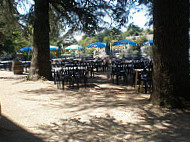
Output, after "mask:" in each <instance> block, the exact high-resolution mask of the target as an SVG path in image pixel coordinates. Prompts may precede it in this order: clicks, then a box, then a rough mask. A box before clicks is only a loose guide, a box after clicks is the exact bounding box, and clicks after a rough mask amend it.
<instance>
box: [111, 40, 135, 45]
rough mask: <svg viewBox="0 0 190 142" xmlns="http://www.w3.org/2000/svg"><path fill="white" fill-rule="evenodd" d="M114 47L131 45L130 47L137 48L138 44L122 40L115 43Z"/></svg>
mask: <svg viewBox="0 0 190 142" xmlns="http://www.w3.org/2000/svg"><path fill="white" fill-rule="evenodd" d="M113 45H130V46H137V45H138V44H137V43H136V42H133V41H130V40H126V39H125V40H120V41H116V42H114V43H113Z"/></svg>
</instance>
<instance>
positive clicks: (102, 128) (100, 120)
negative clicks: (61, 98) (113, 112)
mask: <svg viewBox="0 0 190 142" xmlns="http://www.w3.org/2000/svg"><path fill="white" fill-rule="evenodd" d="M144 115H146V116H144V117H143V119H144V121H142V122H139V123H127V124H123V123H122V122H117V121H116V120H115V119H114V118H113V117H111V116H109V115H107V116H106V117H92V118H91V119H90V120H89V121H88V122H84V121H81V120H80V119H64V120H60V122H59V123H53V124H51V125H48V126H41V127H40V129H41V130H43V131H44V133H43V134H39V135H38V136H39V137H41V138H43V139H44V140H49V141H50V140H52V141H77V142H118V141H121V142H126V141H138V142H139V141H143V142H144V141H156V142H163V141H167V142H173V141H180V142H182V141H183V142H189V139H190V125H189V123H188V121H189V116H190V113H189V112H179V113H176V112H175V114H172V112H170V113H168V114H166V115H163V116H156V115H155V114H154V113H152V112H150V111H146V114H144ZM184 121H186V122H187V125H184Z"/></svg>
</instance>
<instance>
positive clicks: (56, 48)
mask: <svg viewBox="0 0 190 142" xmlns="http://www.w3.org/2000/svg"><path fill="white" fill-rule="evenodd" d="M50 50H59V47H58V46H53V45H50Z"/></svg>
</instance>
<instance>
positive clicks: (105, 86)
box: [0, 71, 190, 142]
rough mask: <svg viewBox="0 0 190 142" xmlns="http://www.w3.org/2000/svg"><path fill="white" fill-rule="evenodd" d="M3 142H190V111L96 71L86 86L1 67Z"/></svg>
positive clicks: (0, 140) (0, 139) (0, 136)
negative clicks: (62, 85)
mask: <svg viewBox="0 0 190 142" xmlns="http://www.w3.org/2000/svg"><path fill="white" fill-rule="evenodd" d="M0 90H1V91H0V100H1V105H2V119H1V120H0V142H7V141H10V142H25V141H26V142H28V141H30V142H34V141H35V142H37V141H39V142H41V141H44V142H51V141H52V142H54V141H55V142H57V141H65V142H75V141H76V142H118V141H120V142H128V141H131V142H133V141H134V142H147V141H155V142H165V141H167V142H170V141H171V142H189V140H190V123H189V121H190V111H188V110H178V109H173V110H169V109H164V108H160V107H158V106H153V105H152V104H150V103H149V97H150V94H144V93H139V92H138V91H137V89H136V88H134V87H133V86H126V85H116V84H113V83H112V82H111V80H110V79H109V78H108V77H107V75H106V73H104V74H103V73H101V74H100V73H98V74H95V78H93V79H90V80H89V85H88V86H87V87H86V88H85V87H84V86H81V87H80V89H77V88H68V87H67V88H66V89H65V90H60V89H57V87H56V85H54V83H53V82H50V81H43V80H39V81H27V80H26V76H25V75H14V74H13V73H12V72H7V71H0Z"/></svg>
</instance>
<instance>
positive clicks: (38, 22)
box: [29, 0, 52, 80]
mask: <svg viewBox="0 0 190 142" xmlns="http://www.w3.org/2000/svg"><path fill="white" fill-rule="evenodd" d="M42 76H43V77H45V78H46V79H48V80H51V78H52V75H51V63H50V48H49V2H48V0H35V18H34V34H33V55H32V61H31V66H30V73H29V79H31V80H35V79H39V78H40V77H42Z"/></svg>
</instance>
